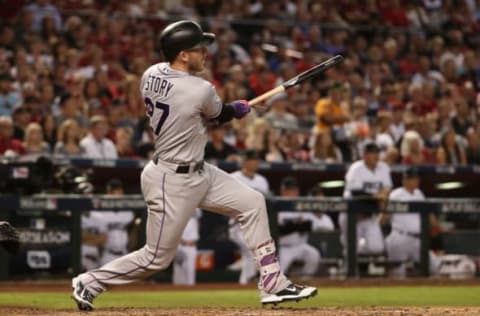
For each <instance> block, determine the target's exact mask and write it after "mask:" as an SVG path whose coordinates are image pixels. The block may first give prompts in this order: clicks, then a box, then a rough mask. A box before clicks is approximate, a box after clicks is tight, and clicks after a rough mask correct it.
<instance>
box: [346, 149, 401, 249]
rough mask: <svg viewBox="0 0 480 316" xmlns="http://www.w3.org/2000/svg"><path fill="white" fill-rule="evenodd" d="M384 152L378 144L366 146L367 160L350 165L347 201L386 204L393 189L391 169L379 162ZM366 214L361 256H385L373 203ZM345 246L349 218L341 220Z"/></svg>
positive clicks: (360, 219)
mask: <svg viewBox="0 0 480 316" xmlns="http://www.w3.org/2000/svg"><path fill="white" fill-rule="evenodd" d="M379 153H380V148H379V147H378V146H377V145H376V144H375V143H368V144H366V145H365V148H364V153H363V159H362V160H359V161H356V162H354V163H353V164H352V165H350V167H349V169H348V171H347V174H346V175H345V190H344V192H343V197H344V198H347V199H349V198H352V197H353V198H354V197H372V198H375V199H377V200H378V201H379V202H384V201H386V199H387V197H388V193H389V192H390V189H391V187H392V178H391V176H390V167H389V166H388V165H387V164H386V163H384V162H382V161H379ZM364 204H365V212H363V213H359V214H357V241H358V242H357V253H358V254H367V255H372V254H381V253H383V252H384V250H385V246H384V241H383V235H382V231H381V229H380V224H379V222H378V220H377V218H376V217H375V216H374V214H372V210H371V208H378V207H375V206H376V205H372V204H371V202H368V201H366V202H365V203H364ZM338 222H339V226H340V230H341V233H342V234H341V239H342V243H343V244H344V245H346V234H347V214H345V213H342V214H340V216H339V217H338Z"/></svg>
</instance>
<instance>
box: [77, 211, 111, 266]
mask: <svg viewBox="0 0 480 316" xmlns="http://www.w3.org/2000/svg"><path fill="white" fill-rule="evenodd" d="M81 227H82V247H81V252H82V255H81V257H82V259H81V263H82V270H90V269H95V268H98V267H99V266H100V265H101V264H100V261H101V258H102V251H101V248H103V245H104V244H105V242H106V241H107V225H106V223H105V221H104V220H103V215H102V214H101V212H95V211H91V212H84V213H82V218H81Z"/></svg>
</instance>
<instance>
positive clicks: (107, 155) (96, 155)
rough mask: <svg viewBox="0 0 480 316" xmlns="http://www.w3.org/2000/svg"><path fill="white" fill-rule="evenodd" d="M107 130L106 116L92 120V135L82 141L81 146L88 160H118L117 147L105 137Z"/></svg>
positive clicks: (94, 117) (99, 116)
mask: <svg viewBox="0 0 480 316" xmlns="http://www.w3.org/2000/svg"><path fill="white" fill-rule="evenodd" d="M107 130H108V125H107V120H106V118H105V117H104V116H101V115H96V116H93V117H92V118H91V119H90V133H89V134H88V135H87V136H85V137H84V138H83V139H82V140H81V141H80V145H81V146H82V147H83V148H84V149H85V157H86V158H92V159H117V158H118V153H117V149H116V148H115V145H114V144H113V142H112V141H111V140H109V139H108V138H106V137H105V136H106V134H107Z"/></svg>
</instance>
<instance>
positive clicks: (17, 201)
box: [0, 194, 480, 280]
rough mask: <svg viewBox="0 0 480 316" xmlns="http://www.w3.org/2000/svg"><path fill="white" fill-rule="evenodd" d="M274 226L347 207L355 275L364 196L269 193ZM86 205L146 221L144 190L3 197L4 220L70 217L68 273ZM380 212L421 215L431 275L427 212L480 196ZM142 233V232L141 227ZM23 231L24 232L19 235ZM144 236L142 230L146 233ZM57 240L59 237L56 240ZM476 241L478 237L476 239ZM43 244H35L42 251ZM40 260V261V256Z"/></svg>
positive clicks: (0, 266)
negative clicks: (285, 214)
mask: <svg viewBox="0 0 480 316" xmlns="http://www.w3.org/2000/svg"><path fill="white" fill-rule="evenodd" d="M267 202H268V203H267V205H268V211H269V217H270V226H271V227H270V228H271V231H272V235H273V236H274V237H278V225H277V214H278V212H281V211H298V212H301V211H309V212H326V213H332V212H337V213H338V212H347V213H348V214H349V216H348V225H347V227H348V231H347V245H348V246H347V249H346V266H347V276H348V277H355V276H357V255H356V236H355V234H356V229H355V228H356V216H355V214H356V213H357V212H359V211H364V210H365V209H364V205H365V204H363V203H362V202H363V200H360V199H357V200H344V199H342V198H335V197H324V198H310V197H302V198H280V197H269V198H268V199H267ZM87 210H98V211H102V210H109V211H112V210H114V211H122V210H131V211H135V212H137V214H138V215H139V217H140V218H142V221H143V222H145V220H146V211H145V210H146V207H145V203H144V201H143V198H142V196H141V195H125V196H122V197H109V196H104V195H92V196H81V195H51V194H42V195H33V196H28V197H27V196H26V197H21V196H17V195H2V196H0V220H11V221H12V220H13V222H15V218H16V217H19V216H27V217H28V216H29V215H31V216H34V217H37V218H38V217H42V216H47V215H49V214H50V215H52V214H53V216H59V217H64V218H66V219H68V221H69V241H70V243H69V248H70V252H71V256H70V265H71V269H69V271H70V273H72V274H77V273H78V272H79V271H80V259H81V258H80V249H81V226H80V225H81V214H82V212H83V211H87ZM378 211H386V212H399V213H405V212H418V213H419V214H420V216H421V228H422V229H421V261H420V267H421V273H422V275H423V276H428V275H429V268H428V267H429V255H428V249H429V240H430V239H429V220H428V214H429V213H431V212H434V213H437V214H441V213H478V212H480V199H450V198H435V199H427V200H426V201H422V202H410V203H404V202H389V203H388V205H387V206H386V208H385V209H379V210H378ZM143 234H144V231H143ZM21 236H22V234H21ZM49 236H50V235H42V234H41V231H40V232H39V233H38V236H36V237H32V236H30V235H28V236H23V237H22V238H33V239H37V240H44V239H48V238H51V239H55V238H57V239H60V238H61V237H56V236H53V237H52V236H50V237H49ZM143 239H144V235H143ZM54 241H55V240H54ZM472 243H476V241H474V240H472ZM40 250H41V249H36V251H40ZM0 258H2V260H0V280H6V279H8V278H9V271H8V263H9V256H8V254H7V253H6V252H4V251H3V250H0ZM37 260H40V259H39V258H37Z"/></svg>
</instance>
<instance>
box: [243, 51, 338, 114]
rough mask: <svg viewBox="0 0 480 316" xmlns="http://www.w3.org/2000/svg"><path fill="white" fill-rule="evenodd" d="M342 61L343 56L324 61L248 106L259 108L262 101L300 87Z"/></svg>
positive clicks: (252, 101)
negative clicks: (299, 85) (291, 88)
mask: <svg viewBox="0 0 480 316" xmlns="http://www.w3.org/2000/svg"><path fill="white" fill-rule="evenodd" d="M342 61H343V56H341V55H336V56H334V57H332V58H329V59H327V60H326V61H324V62H323V63H321V64H318V65H316V66H314V67H312V68H310V69H308V70H306V71H304V72H302V73H301V74H299V75H296V76H295V77H293V78H291V79H289V80H287V81H285V82H284V83H282V84H281V85H279V86H277V87H275V88H273V89H272V90H270V91H267V92H265V93H264V94H261V95H259V96H258V97H256V98H254V99H252V100H249V101H248V105H250V106H257V105H258V104H259V103H261V102H262V101H265V100H266V99H268V98H270V97H273V96H274V95H276V94H278V93H281V92H283V91H285V90H287V89H288V88H290V87H293V86H296V85H298V84H300V83H302V82H304V81H306V80H308V79H311V78H313V77H315V76H317V75H318V74H320V73H322V72H324V71H325V70H327V69H329V68H331V67H333V66H335V65H338V64H339V63H341V62H342Z"/></svg>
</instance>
